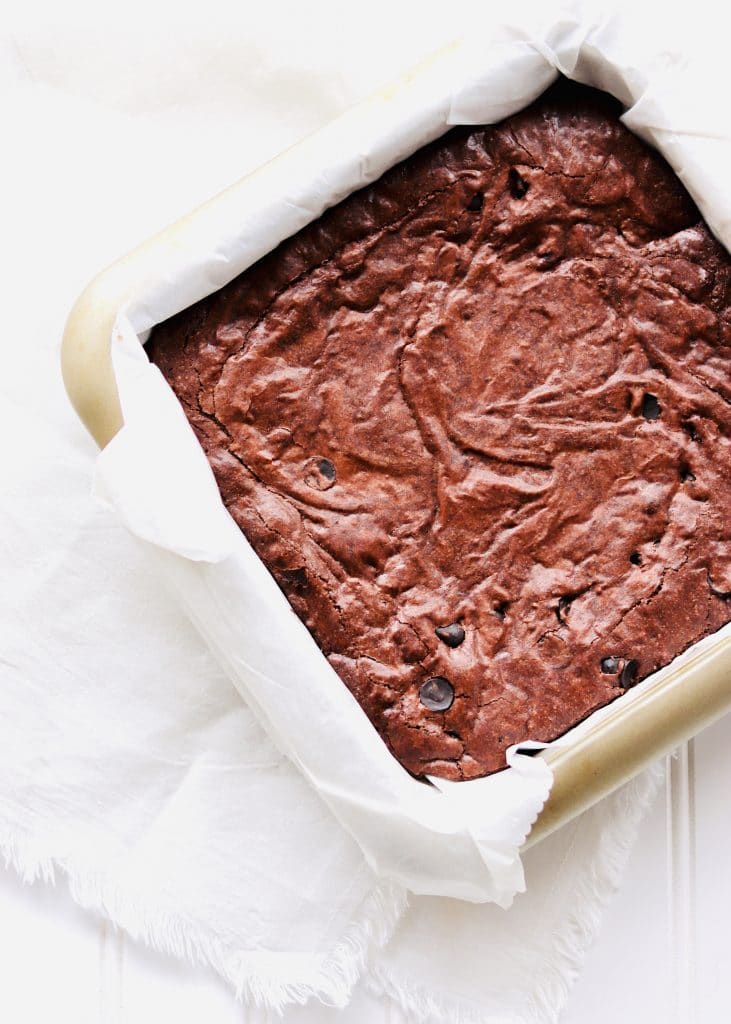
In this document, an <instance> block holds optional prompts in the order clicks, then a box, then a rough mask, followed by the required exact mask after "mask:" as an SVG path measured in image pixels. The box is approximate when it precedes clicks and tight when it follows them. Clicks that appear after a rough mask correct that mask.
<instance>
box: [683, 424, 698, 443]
mask: <svg viewBox="0 0 731 1024" xmlns="http://www.w3.org/2000/svg"><path fill="white" fill-rule="evenodd" d="M680 425H681V427H682V428H683V430H684V431H685V432H686V434H687V435H688V437H689V438H690V439H691V441H697V440H698V431H697V430H696V428H695V423H691V421H690V420H686V421H685V423H681V424H680Z"/></svg>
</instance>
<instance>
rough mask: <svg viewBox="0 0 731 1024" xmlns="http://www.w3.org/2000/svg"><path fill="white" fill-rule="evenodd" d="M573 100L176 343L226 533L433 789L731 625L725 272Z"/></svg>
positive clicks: (349, 216) (181, 378) (474, 153)
mask: <svg viewBox="0 0 731 1024" xmlns="http://www.w3.org/2000/svg"><path fill="white" fill-rule="evenodd" d="M618 114H619V110H618V108H616V106H615V105H614V103H613V102H612V101H610V100H608V99H607V98H606V97H604V96H602V95H601V94H598V93H595V92H592V91H590V90H587V89H583V88H581V87H579V86H575V85H571V84H568V83H565V82H561V83H559V84H558V85H557V86H555V87H554V88H552V89H551V90H550V91H549V92H548V93H547V94H545V96H544V97H542V98H541V100H539V101H538V102H537V103H536V104H534V105H533V106H532V107H530V108H528V109H527V110H525V111H523V112H522V113H520V114H518V115H517V116H515V117H512V118H510V119H509V120H507V121H505V122H504V123H502V124H500V125H498V126H496V127H479V128H459V129H455V130H453V131H451V132H450V133H449V134H448V135H446V136H444V137H443V138H442V139H440V140H439V141H438V142H436V143H434V144H432V145H430V146H427V147H426V148H424V149H422V150H421V151H420V152H418V153H417V154H415V155H414V156H413V157H411V158H410V159H408V160H406V161H405V162H404V163H402V164H400V165H399V166H397V167H395V168H394V169H393V170H392V171H390V172H389V173H388V174H386V175H385V176H384V177H383V178H382V179H381V180H380V181H378V182H376V183H375V184H374V185H371V186H370V187H368V188H366V189H364V190H362V191H360V192H358V193H356V194H355V195H353V196H351V197H350V198H348V199H346V200H345V201H344V202H342V203H340V204H339V205H338V206H337V207H335V208H334V209H332V210H330V211H329V212H328V213H326V214H325V215H324V216H323V217H321V218H320V219H319V220H318V221H316V222H315V223H314V224H312V225H310V226H309V227H308V228H306V229H305V230H303V231H301V232H300V233H299V234H297V235H296V236H294V237H293V238H292V239H290V240H288V241H287V242H285V243H283V244H282V245H281V246H280V247H279V248H278V249H277V250H276V251H275V252H273V253H272V254H271V255H270V256H268V257H266V258H265V259H263V260H262V261H260V262H259V263H258V264H257V265H256V266H254V267H253V268H251V269H250V270H248V271H247V272H246V273H244V274H242V275H241V276H240V277H238V278H237V279H236V280H234V281H232V282H231V284H229V285H228V286H226V287H225V288H223V289H222V290H221V291H219V292H217V293H216V294H214V295H212V296H210V297H209V298H208V299H206V300H204V301H203V302H201V303H199V304H198V305H196V306H194V307H192V308H191V309H189V310H186V311H185V312H183V313H181V314H180V315H178V316H176V317H174V318H173V319H172V320H170V321H168V322H167V323H165V324H163V325H161V326H160V327H158V328H157V329H156V331H155V332H154V334H153V337H152V341H151V343H150V354H151V357H152V358H153V360H154V361H155V362H156V363H157V364H158V365H159V367H160V369H161V370H162V372H163V373H164V374H165V376H166V377H167V379H168V380H169V382H170V384H171V385H172V387H173V388H174V390H175V391H176V393H177V394H178V396H179V398H180V400H181V401H182V402H183V404H184V406H185V409H186V411H187V414H188V416H189V418H190V420H191V423H192V425H193V427H194V429H195V431H196V433H197V435H198V437H199V438H200V441H201V443H202V445H203V447H204V449H205V451H206V453H207V455H208V458H209V460H210V462H211V465H212V467H213V470H214V472H215V475H216V478H217V480H218V483H219V486H220V489H221V494H222V496H223V499H224V501H225V503H226V505H227V506H228V508H229V510H230V512H231V514H232V515H233V517H234V519H235V520H236V522H237V523H238V524H239V525H240V527H241V529H242V530H243V531H244V533H245V534H246V536H247V537H248V538H249V540H250V541H251V543H252V544H253V546H254V548H255V549H256V551H257V553H258V554H259V556H260V557H261V558H262V559H263V561H264V562H265V563H266V565H267V566H268V567H269V569H270V570H271V572H272V573H273V575H274V577H275V579H276V580H277V582H278V583H279V585H280V587H281V588H282V590H283V591H284V593H285V594H286V596H287V597H288V599H289V601H290V602H291V604H292V606H293V608H294V610H295V611H296V613H297V614H298V615H299V616H300V618H301V619H302V620H303V621H304V623H305V624H306V626H307V627H308V629H309V630H310V631H311V633H312V635H313V636H314V638H315V640H316V641H317V643H318V644H319V646H320V647H321V649H322V651H323V653H324V654H325V656H326V657H327V658H328V660H329V661H330V664H331V665H332V666H333V668H334V669H335V670H336V672H337V673H338V674H339V675H340V677H341V679H342V680H343V681H344V682H345V684H346V685H347V686H348V687H349V688H350V690H351V691H352V693H353V694H354V695H355V697H356V699H357V700H358V701H359V702H360V704H361V705H362V707H363V709H364V710H365V712H366V713H367V715H368V716H369V717H370V719H371V721H372V722H373V724H374V725H375V727H376V728H377V729H378V731H379V732H380V734H381V735H382V736H383V738H384V740H385V742H386V743H387V744H388V746H389V748H390V749H391V750H392V752H393V753H394V754H395V756H396V757H397V758H398V759H399V760H400V761H401V763H402V764H403V765H404V766H405V767H406V768H407V769H408V770H409V771H411V772H413V773H414V774H415V775H424V774H433V775H438V776H443V777H446V778H452V779H463V778H473V777H476V776H479V775H484V774H486V773H489V772H492V771H495V770H496V769H498V768H501V767H503V766H504V763H505V750H506V748H507V747H508V746H509V745H510V744H513V743H516V742H520V741H522V740H525V739H529V738H530V739H537V740H551V739H553V738H555V737H557V736H559V735H560V734H561V733H563V732H565V731H566V730H567V729H568V728H570V727H571V726H572V725H574V724H575V723H577V722H578V721H580V720H581V719H582V718H584V717H585V716H586V715H588V714H589V713H590V712H591V711H593V710H594V709H595V708H598V707H599V706H601V705H603V704H606V703H607V702H608V701H610V700H612V699H613V698H614V697H616V696H618V695H619V694H620V693H622V692H623V691H624V690H625V689H626V688H627V687H629V686H631V685H633V684H634V683H635V682H637V681H638V680H640V679H642V678H643V677H644V676H646V675H647V674H648V673H650V672H652V671H653V670H654V669H656V668H658V667H659V666H661V665H665V664H667V663H668V662H670V661H671V660H672V659H673V657H675V656H676V655H677V654H679V653H680V652H681V651H683V650H684V649H685V648H687V647H688V646H689V645H690V644H692V643H693V642H694V641H696V640H698V639H700V638H701V637H703V636H704V635H706V634H708V633H711V632H713V631H714V630H716V629H718V628H719V627H720V626H721V625H722V624H723V623H724V622H726V621H728V620H729V619H730V618H731V605H730V604H729V602H728V599H729V597H731V557H730V552H729V535H730V534H731V528H730V527H731V515H730V513H729V499H730V498H731V469H730V467H731V452H730V451H729V447H730V445H729V428H730V427H731V407H730V405H729V401H730V400H731V349H730V347H729V346H730V345H731V306H730V299H731V288H730V282H731V275H730V273H729V267H730V265H731V263H730V261H729V257H728V256H727V254H726V252H725V251H724V250H723V249H722V248H721V246H720V245H719V244H718V243H717V242H716V241H715V240H714V238H713V237H712V236H711V234H710V233H709V231H708V229H707V228H706V226H705V225H704V223H703V222H702V220H701V218H700V215H699V213H698V211H697V209H696V208H695V206H694V205H693V203H692V202H691V200H690V199H689V197H688V195H687V194H686V192H685V191H684V189H683V188H682V186H681V184H680V183H679V181H678V180H677V178H676V177H675V176H674V174H673V173H672V171H671V170H670V169H669V167H668V166H667V165H666V164H665V162H664V161H663V159H662V158H661V157H660V156H659V155H658V154H657V153H655V152H653V151H652V150H650V149H648V147H647V146H645V145H644V144H643V143H642V142H640V141H639V140H638V139H637V138H635V137H634V136H633V135H631V134H630V132H629V131H627V130H626V129H625V128H624V127H623V126H622V124H621V123H620V121H619V120H618Z"/></svg>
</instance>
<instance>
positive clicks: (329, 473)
mask: <svg viewBox="0 0 731 1024" xmlns="http://www.w3.org/2000/svg"><path fill="white" fill-rule="evenodd" d="M317 468H318V469H319V470H320V472H321V473H322V475H323V476H324V477H325V479H326V480H334V479H335V466H334V465H333V464H332V462H331V461H330V459H318V460H317Z"/></svg>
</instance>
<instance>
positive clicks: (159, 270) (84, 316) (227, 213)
mask: <svg viewBox="0 0 731 1024" xmlns="http://www.w3.org/2000/svg"><path fill="white" fill-rule="evenodd" d="M411 85H413V76H410V77H409V79H407V81H406V83H405V84H402V85H400V86H399V85H397V86H394V87H392V89H391V90H389V91H388V92H387V93H382V94H379V96H377V97H374V98H372V99H371V100H369V101H366V105H368V104H371V105H372V106H373V112H374V115H375V113H377V108H378V104H379V103H380V104H382V103H388V102H393V99H394V97H397V96H398V95H399V90H401V91H404V90H406V89H408V88H410V87H411ZM314 138H315V142H316V136H315V137H314ZM312 143H313V137H311V138H310V139H308V140H305V142H304V143H302V144H300V145H307V146H312ZM412 148H417V147H415V146H414V147H412ZM296 150H297V147H294V149H293V150H290V151H289V152H288V154H286V156H287V159H289V160H290V161H291V159H292V157H293V154H296ZM276 167H277V160H275V161H273V162H272V163H271V164H270V165H268V168H266V169H265V170H267V172H268V173H271V172H272V171H276ZM256 173H260V172H255V175H256ZM253 177H254V176H251V175H250V176H247V177H246V178H244V179H242V180H241V181H240V182H238V183H236V184H235V185H233V186H231V187H230V188H229V189H227V190H226V191H225V192H223V193H221V194H220V195H218V196H216V197H214V198H213V199H211V200H210V201H209V202H208V203H206V204H205V205H204V206H202V207H200V208H199V209H197V210H195V211H193V212H192V213H190V214H188V215H187V216H186V217H184V218H182V219H181V220H180V221H178V222H177V223H175V224H173V225H171V226H170V227H168V228H167V229H165V230H164V231H162V232H160V233H159V234H157V235H156V236H154V237H153V238H151V239H150V240H149V241H147V242H146V243H144V244H143V245H141V246H140V247H139V248H137V249H135V250H134V251H132V252H131V253H129V254H128V255H127V256H125V257H123V258H122V259H120V260H119V261H117V262H116V263H115V264H113V265H112V266H111V267H109V268H108V269H107V270H105V271H103V272H102V273H101V274H100V275H99V276H98V277H96V278H95V279H94V280H93V281H92V282H91V284H90V285H89V286H88V287H87V289H86V290H85V291H84V292H83V294H82V295H81V296H80V298H79V299H78V300H77V302H76V304H75V305H74V307H73V309H72V311H71V313H70V315H69V318H68V321H67V324H66V329H65V333H64V339H63V349H62V368H63V376H64V381H65V384H66V388H67V391H68V394H69V397H70V399H71V402H72V404H73V406H74V408H75V409H76V411H77V413H78V415H79V417H80V418H81V420H82V421H83V423H84V424H85V425H86V427H87V428H88V430H89V431H90V433H91V434H92V436H93V437H94V439H95V441H96V442H97V444H98V445H99V447H100V448H104V447H105V446H106V445H107V444H108V443H109V442H110V441H111V440H112V438H114V437H115V435H116V434H117V432H118V431H119V430H120V428H121V427H122V425H123V417H122V409H121V404H120V399H119V394H118V389H117V382H116V379H115V373H114V368H113V363H112V355H111V340H112V333H113V327H114V324H115V321H116V317H117V314H118V312H119V310H120V309H121V308H123V307H124V306H125V304H126V303H127V302H128V301H129V299H130V298H131V297H132V296H134V295H135V294H136V293H138V291H139V290H140V288H141V286H142V282H144V281H146V280H148V279H149V277H150V275H151V274H158V275H159V274H166V273H168V271H169V276H170V277H171V278H174V273H175V270H174V268H175V267H178V266H180V265H181V264H183V265H184V264H185V262H186V261H187V260H189V261H191V262H192V261H194V258H195V255H196V253H197V252H200V251H201V248H202V247H204V246H207V245H209V244H210V239H211V238H215V237H216V233H217V232H218V231H220V226H221V225H222V224H225V223H229V222H234V223H236V217H237V210H238V209H239V200H240V198H241V196H242V194H243V193H244V192H246V191H247V190H249V189H250V188H251V182H252V178H253ZM262 255H263V253H262ZM170 268H172V269H170ZM218 286H219V285H218V284H216V285H215V287H216V288H217V287H218ZM211 290H215V288H212V289H211ZM729 709H731V633H730V632H729V631H728V630H722V631H721V632H720V633H718V634H716V635H714V636H712V637H708V638H706V639H705V640H703V641H701V642H700V643H699V644H697V645H695V647H694V648H691V650H690V651H689V652H686V654H685V655H682V656H681V657H680V658H678V659H676V661H675V662H674V663H672V664H671V665H670V666H668V667H667V668H665V669H663V670H661V671H659V672H657V673H655V674H654V675H653V676H651V677H650V678H648V679H647V680H644V681H643V683H641V684H640V685H639V686H638V687H637V688H636V689H632V690H629V691H628V692H627V693H626V694H624V695H623V696H621V697H619V698H617V699H616V700H615V701H614V702H613V703H612V704H610V705H608V706H607V707H605V708H602V709H601V710H600V711H598V712H595V713H594V714H592V715H591V716H590V717H589V718H588V719H587V720H586V721H585V722H583V723H581V724H580V725H579V726H577V727H576V728H575V729H573V730H571V732H569V733H568V734H567V735H566V736H564V737H562V738H561V739H560V740H558V741H555V742H554V743H551V744H549V745H548V746H547V747H546V748H545V749H544V750H541V751H539V752H538V753H537V756H540V757H542V758H544V759H545V760H546V762H547V763H548V764H549V766H550V768H551V771H552V773H553V785H552V789H551V793H550V796H549V798H548V800H547V802H546V804H545V806H544V807H543V810H542V812H541V813H540V815H539V817H538V820H537V821H536V823H535V825H534V826H533V828H532V831H531V832H530V834H529V836H528V838H527V840H526V843H525V846H526V847H527V846H529V845H532V844H534V843H535V842H537V841H538V840H540V839H541V838H543V837H544V836H546V835H548V834H549V833H550V832H552V831H554V830H555V829H556V828H558V827H560V826H561V825H563V824H564V823H566V822H568V821H569V820H571V819H572V818H574V817H575V816H576V815H578V814H579V813H581V812H582V811H583V810H585V809H587V808H588V807H590V806H591V805H593V804H594V803H596V802H597V801H598V800H600V799H601V798H602V797H604V796H606V795H608V794H609V793H611V792H612V791H614V790H615V789H616V788H618V787H619V786H621V785H622V784H623V783H624V782H626V781H628V780H629V779H630V778H632V777H633V776H634V775H635V774H636V773H638V772H639V771H641V770H642V769H643V768H644V767H645V766H647V765H649V764H650V763H652V762H653V761H654V760H656V759H657V758H659V757H660V756H662V755H663V754H667V753H668V752H670V751H672V750H674V749H675V748H676V747H677V746H678V745H680V744H681V743H683V742H684V741H686V740H688V739H690V738H691V737H692V736H694V735H695V734H696V733H697V732H699V731H700V730H701V729H703V728H705V727H706V726H707V725H710V724H711V723H712V722H714V721H715V720H716V719H718V718H719V717H720V716H722V715H723V714H724V713H725V712H726V711H727V710H729Z"/></svg>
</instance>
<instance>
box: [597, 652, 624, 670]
mask: <svg viewBox="0 0 731 1024" xmlns="http://www.w3.org/2000/svg"><path fill="white" fill-rule="evenodd" d="M599 667H600V668H601V670H602V672H604V673H605V674H606V675H613V674H614V673H615V672H616V671H617V669H618V668H619V658H615V657H613V656H612V655H610V656H609V657H608V658H602V660H601V661H600V662H599Z"/></svg>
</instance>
